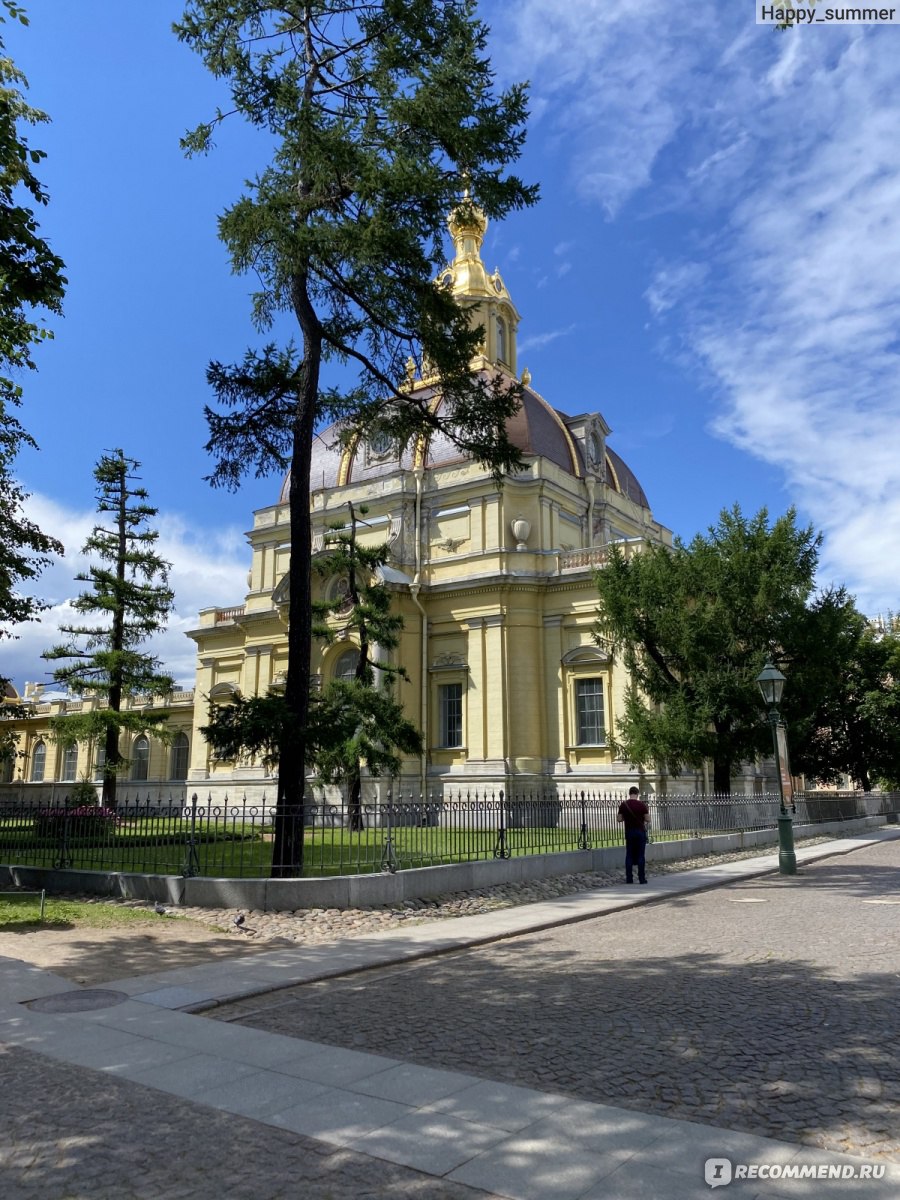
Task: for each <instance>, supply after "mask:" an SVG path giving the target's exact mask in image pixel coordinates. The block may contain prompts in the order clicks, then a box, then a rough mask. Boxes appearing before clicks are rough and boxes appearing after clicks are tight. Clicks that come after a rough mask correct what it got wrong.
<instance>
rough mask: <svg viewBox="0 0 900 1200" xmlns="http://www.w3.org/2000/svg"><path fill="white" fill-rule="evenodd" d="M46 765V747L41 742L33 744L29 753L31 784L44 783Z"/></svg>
mask: <svg viewBox="0 0 900 1200" xmlns="http://www.w3.org/2000/svg"><path fill="white" fill-rule="evenodd" d="M46 763H47V747H46V746H45V745H44V743H43V742H35V744H34V748H33V749H32V751H31V782H32V783H43V782H44V767H45V766H46Z"/></svg>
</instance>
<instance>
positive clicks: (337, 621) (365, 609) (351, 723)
mask: <svg viewBox="0 0 900 1200" xmlns="http://www.w3.org/2000/svg"><path fill="white" fill-rule="evenodd" d="M365 511H366V510H365V509H364V508H363V509H361V510H360V512H361V515H362V516H363V517H364V516H365ZM357 533H358V517H357V514H356V512H355V510H354V508H353V505H352V504H351V505H350V522H349V525H347V526H346V527H344V526H342V525H339V526H335V527H334V528H332V529H331V531H330V532H329V533H327V534H326V535H325V553H324V554H323V555H322V556H321V557H320V558H317V559H316V562H315V567H316V571H317V573H318V574H319V575H320V576H322V577H323V578H326V579H329V580H339V581H341V583H342V584H344V585H345V586H344V587H341V588H340V589H339V590H338V594H337V595H335V596H334V598H333V599H331V600H326V601H321V602H319V603H318V604H316V605H314V612H315V614H316V616H317V617H318V622H317V624H316V627H315V632H316V634H317V635H318V636H319V637H322V638H324V639H325V640H326V641H327V642H329V643H331V644H333V643H334V642H335V641H336V640H337V639H338V638H341V639H343V638H347V637H352V638H353V644H354V645H358V646H359V657H358V659H357V661H356V669H355V672H354V676H353V678H352V679H331V680H329V682H328V683H327V684H326V685H325V687H324V688H323V689H322V691H321V692H319V693H318V694H317V695H316V696H314V697H313V700H314V704H313V710H312V716H313V722H312V723H313V728H314V737H313V744H314V753H313V762H314V768H315V771H316V773H317V775H318V776H319V777H320V778H321V779H322V780H324V781H325V782H327V783H345V784H346V786H347V804H348V814H349V821H350V827H351V828H360V827H361V786H362V771H361V767H363V766H364V767H365V768H366V769H367V770H368V771H369V772H370V773H371V774H372V775H396V774H397V772H398V771H399V770H400V764H401V758H400V754H401V753H402V754H418V753H420V752H421V749H422V737H421V734H420V733H419V731H418V729H417V728H416V727H415V725H413V723H412V722H411V721H409V720H408V719H407V718H406V716H405V715H404V713H403V706H402V704H400V702H399V701H398V700H397V699H396V696H395V694H394V692H395V685H396V683H397V681H398V680H405V679H406V678H407V675H406V671H405V670H404V668H403V667H402V666H398V665H396V664H393V663H392V662H391V661H390V658H389V657H388V656H389V654H390V652H391V651H392V650H396V648H397V646H398V645H399V644H400V631H401V629H402V628H403V619H402V617H400V616H399V615H398V614H396V613H392V612H391V594H390V591H389V590H388V588H387V586H386V585H385V583H384V582H383V580H381V579H380V578H379V571H380V569H381V568H382V567H383V566H384V565H385V563H386V562H387V557H388V547H387V546H386V545H382V546H378V547H375V548H372V547H366V546H362V545H360V543H359V539H358V536H357ZM376 652H377V653H378V661H377V662H375V661H374V655H375V653H376Z"/></svg>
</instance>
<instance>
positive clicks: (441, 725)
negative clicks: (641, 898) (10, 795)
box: [17, 210, 671, 800]
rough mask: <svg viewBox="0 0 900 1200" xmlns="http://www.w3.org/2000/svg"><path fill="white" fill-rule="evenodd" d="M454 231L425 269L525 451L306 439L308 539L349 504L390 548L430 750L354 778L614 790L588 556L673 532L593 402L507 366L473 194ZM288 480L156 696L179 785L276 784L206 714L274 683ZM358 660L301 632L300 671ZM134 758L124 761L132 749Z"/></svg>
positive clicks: (231, 787)
mask: <svg viewBox="0 0 900 1200" xmlns="http://www.w3.org/2000/svg"><path fill="white" fill-rule="evenodd" d="M450 229H451V234H452V237H453V241H454V249H455V254H454V259H453V261H452V262H451V263H450V264H449V265H448V266H447V268H446V270H445V271H444V272H443V273H442V275H441V276H440V279H439V283H440V284H441V285H443V286H446V287H448V288H450V289H452V292H453V294H454V295H455V296H456V297H457V298H458V300H459V302H460V304H462V305H464V306H467V307H468V308H469V310H470V312H471V314H472V321H473V322H474V323H475V324H477V325H480V326H481V327H482V328H483V331H484V333H483V342H482V347H481V353H480V355H479V356H478V358H477V359H476V360H475V362H474V363H473V370H478V371H485V372H490V373H496V372H500V373H502V374H504V375H506V376H508V377H509V378H510V379H517V380H520V381H521V383H522V384H523V401H522V404H521V407H520V409H519V411H518V413H517V414H516V416H515V417H513V418H512V419H511V420H510V422H509V425H508V432H509V435H510V438H511V440H512V441H513V443H514V444H515V445H516V447H517V448H518V449H519V451H520V452H521V455H522V459H523V464H524V465H523V467H522V469H521V470H520V471H518V472H517V473H515V474H511V475H509V476H507V477H506V478H505V479H504V482H503V485H502V487H500V486H498V485H497V484H496V482H495V481H494V480H493V478H492V477H491V475H490V473H489V472H488V471H486V470H485V469H484V468H483V467H481V466H479V465H478V464H477V463H475V462H473V461H471V460H469V459H467V458H466V457H464V456H463V455H462V454H461V453H460V451H459V450H458V449H457V448H456V447H455V446H454V445H453V444H452V443H451V442H450V441H449V440H447V439H445V438H442V437H441V436H438V435H435V436H433V437H431V439H430V440H427V441H426V440H418V441H415V442H413V443H412V444H409V445H406V446H399V445H397V444H395V443H393V442H392V441H391V440H390V439H389V438H387V437H384V436H383V435H381V434H378V435H375V436H373V437H372V438H371V439H370V440H364V439H357V440H355V441H351V442H350V443H349V444H345V441H344V440H342V438H341V436H340V433H341V431H340V429H339V428H337V427H332V428H330V429H326V430H323V431H322V432H320V433H319V434H318V436H317V438H316V444H315V447H314V450H313V458H312V472H311V480H312V488H313V492H312V497H311V511H310V519H311V522H312V534H313V552H314V554H315V553H318V552H321V551H322V549H323V547H324V539H325V536H326V531H327V530H328V529H329V527H331V526H333V525H334V523H335V522H339V521H342V520H346V519H347V518H348V516H349V511H350V505H351V504H352V505H353V506H354V508H355V510H357V511H358V510H359V509H360V508H361V507H365V509H366V510H367V511H366V515H365V518H364V522H363V523H362V524H361V526H360V532H359V537H360V541H362V542H364V543H368V544H371V545H375V544H382V543H387V544H388V545H389V547H390V558H389V562H388V564H387V565H386V566H385V567H384V568H383V581H384V582H385V583H386V584H387V586H388V587H389V589H390V591H391V593H392V595H393V598H394V604H395V606H396V610H397V611H398V612H399V613H400V614H401V615H402V617H403V621H404V628H403V633H402V640H401V644H400V646H399V648H398V649H397V650H396V651H394V652H393V655H394V659H395V661H396V662H397V663H399V664H402V666H403V667H404V668H405V670H406V672H407V675H408V680H406V681H398V682H397V683H396V684H395V685H394V686H395V687H396V688H397V689H398V695H399V697H400V699H401V700H402V702H403V705H404V708H405V710H406V714H407V716H408V717H409V718H410V719H411V720H412V721H413V722H414V723H415V724H416V725H417V726H418V727H419V728H420V729H421V731H422V733H423V738H424V746H425V749H424V753H423V754H422V756H421V757H419V758H415V759H412V758H409V759H407V760H405V761H404V763H403V768H402V771H401V775H400V778H399V779H397V780H393V781H388V780H367V781H366V784H365V788H366V792H365V795H366V797H367V798H369V799H374V798H378V797H384V796H386V794H387V791H388V789H389V788H391V789H393V792H394V794H396V793H397V792H398V791H399V792H401V793H403V794H408V793H421V792H429V793H435V792H443V793H446V792H447V791H448V790H449V791H451V792H455V791H456V790H457V789H461V790H464V791H465V790H478V791H482V790H494V789H497V788H500V787H503V788H505V789H507V790H513V791H517V792H518V791H521V790H538V789H539V790H541V791H546V790H548V789H559V788H563V787H569V786H578V784H579V783H583V784H585V785H589V786H592V787H610V788H614V787H619V786H621V785H623V784H625V783H630V782H633V781H634V780H635V779H637V778H638V773H637V772H636V771H635V770H634V769H633V768H631V767H629V766H628V764H626V763H624V762H622V761H619V760H617V759H616V757H615V754H614V753H613V751H612V749H611V746H610V736H609V735H610V731H611V730H612V729H613V728H614V724H615V721H616V718H617V715H618V713H619V712H620V711H621V707H622V704H623V697H624V692H625V688H626V684H627V680H626V678H625V676H624V673H623V670H622V668H621V666H620V665H619V664H618V663H617V662H615V661H614V660H613V659H612V657H611V656H610V655H609V653H607V651H606V650H604V648H603V647H602V645H599V644H598V642H597V640H596V638H595V632H594V626H595V623H596V619H597V592H596V587H595V583H594V573H595V572H596V570H597V569H598V568H602V566H603V563H604V561H605V556H606V554H607V553H608V549H609V547H610V545H611V544H613V543H618V544H620V545H623V546H624V547H625V548H626V552H631V551H632V550H637V549H639V547H640V545H641V544H642V543H644V542H646V541H650V542H654V543H660V544H663V545H668V544H670V543H671V534H670V532H669V531H668V530H667V529H666V528H665V527H664V526H663V525H661V524H660V523H659V522H658V521H657V520H656V519H655V518H654V516H653V514H652V512H651V509H650V506H649V503H648V500H647V497H646V494H645V492H644V490H643V488H642V487H641V485H640V483H639V482H638V480H637V479H636V478H635V476H634V474H633V473H632V472H631V470H630V469H629V468H628V466H627V465H626V464H625V463H624V462H623V461H622V459H621V458H620V457H619V456H618V455H617V454H616V452H615V450H614V449H613V448H612V447H611V445H610V444H609V437H610V429H609V427H608V425H607V424H606V422H605V420H604V418H603V416H602V414H601V413H599V412H596V411H588V412H584V413H581V414H579V415H577V416H571V415H567V414H565V413H562V412H560V411H558V410H557V409H555V408H554V407H553V405H552V403H550V402H549V401H548V400H547V399H545V398H544V397H543V396H542V395H541V394H540V393H539V392H538V391H537V389H536V387H535V386H534V384H533V383H532V379H531V375H530V373H529V372H528V370H527V369H525V368H522V367H520V365H519V362H518V353H517V339H518V330H519V320H520V318H519V313H518V311H517V309H516V307H515V305H514V303H513V300H512V297H511V296H510V294H509V291H508V290H507V287H506V285H505V283H504V281H503V279H502V277H501V275H500V273H499V271H496V270H495V271H494V272H493V273H489V272H488V271H487V269H486V267H485V265H484V262H483V261H482V258H481V246H482V242H483V239H484V234H485V229H486V220H485V219H484V218H483V217H482V216H481V215H480V214H479V213H478V212H477V210H475V211H472V210H469V215H468V217H466V218H464V217H463V216H462V215H461V214H460V213H457V214H455V215H454V217H452V218H451V221H450ZM404 386H405V387H406V388H408V389H409V390H410V391H411V392H415V391H416V390H418V389H423V390H426V389H427V394H428V396H429V402H430V403H433V404H436V405H439V404H440V403H441V401H440V393H439V381H438V380H436V379H433V378H428V377H425V378H423V377H421V376H420V375H418V374H417V373H416V371H415V368H414V364H412V363H410V367H409V370H408V376H407V379H406V382H405V384H404ZM288 482H289V481H287V480H286V481H285V483H284V486H283V487H282V489H281V493H280V495H279V496H278V499H277V501H276V502H275V503H274V504H272V505H271V506H269V507H266V508H263V509H260V510H259V511H258V512H256V513H255V514H254V519H253V527H252V529H251V530H250V531H249V534H248V541H249V544H250V552H251V562H250V570H249V573H248V590H247V592H246V594H245V596H244V597H243V599H242V600H241V599H240V598H237V597H236V602H235V604H234V605H233V606H231V607H227V608H209V609H205V610H203V611H201V613H200V616H199V622H198V624H197V626H196V628H195V629H193V630H192V631H191V632H190V633H189V635H188V636H190V637H191V638H192V639H193V640H194V641H195V643H196V646H197V674H196V683H195V687H194V690H193V693H180V694H179V695H178V696H177V697H174V698H170V700H169V701H168V704H169V706H170V709H171V713H172V717H173V721H175V722H176V723H177V736H178V738H179V740H178V746H179V755H180V757H178V758H177V768H178V771H179V772H180V771H182V770H184V771H185V774H186V779H185V785H186V787H187V790H188V791H189V792H190V791H191V790H196V791H198V792H199V793H200V794H201V796H202V797H203V798H204V799H206V797H207V796H211V797H212V798H213V799H214V800H216V799H221V798H224V796H225V795H226V794H227V795H229V796H230V797H234V796H241V795H243V796H246V797H247V798H248V799H251V800H252V799H259V798H261V797H262V795H263V794H266V795H268V796H269V797H272V795H273V793H274V788H273V781H272V779H271V777H270V776H268V775H267V772H266V768H265V767H264V766H263V765H262V764H259V763H256V762H254V761H253V760H252V759H248V760H246V761H242V762H228V761H222V760H219V759H217V758H216V757H215V756H214V755H213V754H212V753H211V751H210V749H209V747H208V746H207V745H206V743H205V741H204V739H203V736H202V734H201V733H200V728H201V726H202V725H204V724H205V723H206V721H207V719H208V712H209V705H210V704H223V703H228V702H229V700H230V699H231V698H233V697H234V696H235V695H238V694H240V695H243V696H252V695H259V694H265V693H266V692H267V691H268V690H270V689H277V688H278V687H279V686H281V685H283V681H284V678H285V672H286V669H287V639H286V621H287V599H288V597H287V590H286V589H287V571H288V561H289V557H290V538H289V517H288V505H287V498H288ZM341 584H342V581H341V580H340V579H324V580H321V581H320V582H318V583H316V584H315V585H314V586H315V587H317V588H319V589H320V590H319V595H320V596H325V597H327V598H329V599H331V598H334V597H335V596H337V595H338V594H339V589H340V588H341ZM355 662H356V651H355V648H354V646H353V643H352V641H350V640H348V639H344V640H340V639H338V640H337V642H336V643H335V644H333V645H330V646H327V647H326V646H320V647H317V648H314V651H313V661H312V663H311V675H312V680H311V683H312V686H315V685H316V683H317V682H318V681H321V680H328V679H330V678H333V677H335V676H340V675H342V674H343V675H349V674H352V671H353V668H354V666H355ZM25 699H26V700H27V701H29V702H32V701H33V700H34V697H26V698H25ZM69 703H70V704H71V703H72V702H71V701H70V702H69ZM85 703H88V702H87V701H85ZM42 707H43V706H42V705H41V704H40V703H38V704H37V705H36V706H35V711H34V713H33V715H32V716H31V717H30V718H29V719H28V721H27V722H25V723H24V725H23V737H24V742H23V744H21V745H20V750H21V752H22V754H23V755H24V756H25V757H24V758H21V759H20V760H18V761H19V763H20V765H19V767H17V771H18V774H19V776H21V777H22V778H24V779H25V780H28V779H31V778H32V777H33V775H34V773H35V771H36V768H35V766H34V764H35V761H36V758H35V756H36V755H37V754H38V753H39V752H38V750H37V746H38V744H39V743H40V742H41V741H42V740H45V739H44V725H45V722H43V721H42V720H41V718H42V717H43V716H44V714H43V713H42V712H41V711H39V710H41V708H42ZM25 725H27V726H28V728H27V730H25V728H24V726H25ZM185 739H186V742H187V747H186V749H185ZM145 740H146V741H148V742H149V743H150V744H149V749H148V751H147V754H148V755H149V757H148V758H147V776H146V780H148V781H149V780H152V779H154V778H156V779H164V778H168V779H169V780H173V776H172V771H173V769H174V766H173V764H175V763H176V759H175V757H174V750H173V747H174V743H172V745H171V746H170V747H162V746H154V743H153V739H152V738H149V739H148V738H146V737H145ZM139 749H140V756H141V760H140V761H141V764H142V765H141V766H140V767H139V768H137V769H138V770H140V771H143V769H144V767H143V756H144V754H145V752H144V748H143V746H140V747H139ZM66 753H68V757H66ZM48 754H49V755H50V758H52V761H53V767H52V769H53V770H54V771H55V772H56V775H57V777H58V778H62V777H61V776H60V772H61V771H64V772H67V773H68V774H71V772H72V770H73V769H74V770H75V771H76V772H78V773H79V774H80V773H82V771H86V772H87V773H89V774H90V773H91V772H95V771H96V763H95V762H93V761H91V756H92V754H93V751H92V750H91V749H90V748H87V747H81V748H79V749H78V751H77V757H76V758H75V759H74V760H73V757H72V755H73V751H72V750H71V748H70V749H69V750H68V751H67V752H66V751H65V750H64V749H63V750H61V749H59V748H57V749H54V750H53V751H52V752H51V751H49V750H47V749H46V748H45V750H44V764H45V766H44V772H45V774H46V772H47V771H48V769H49V768H48V766H47V764H48V762H49V761H50V758H48ZM61 755H62V757H60V756H61ZM185 755H186V765H185ZM129 757H130V758H131V759H132V769H133V770H134V769H135V764H136V763H137V762H138V761H139V757H138V754H137V751H136V750H135V748H132V750H131V752H130V753H129ZM73 761H74V767H73ZM136 782H143V780H137V781H136ZM173 782H176V783H177V782H180V781H179V780H177V779H174V780H173ZM640 782H641V784H642V787H653V786H655V785H656V783H657V782H658V781H657V780H656V778H655V776H654V775H653V774H647V775H642V776H640Z"/></svg>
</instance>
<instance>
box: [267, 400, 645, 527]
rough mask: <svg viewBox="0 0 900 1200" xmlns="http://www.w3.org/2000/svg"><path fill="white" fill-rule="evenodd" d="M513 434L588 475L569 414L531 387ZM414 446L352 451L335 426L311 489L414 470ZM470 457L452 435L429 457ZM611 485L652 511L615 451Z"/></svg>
mask: <svg viewBox="0 0 900 1200" xmlns="http://www.w3.org/2000/svg"><path fill="white" fill-rule="evenodd" d="M507 432H508V434H509V439H510V441H511V442H512V444H513V445H514V446H515V447H516V448H517V449H518V450H519V451H521V453H522V454H523V455H524V456H525V457H528V458H531V457H541V458H546V459H548V460H549V461H550V462H552V463H555V464H556V466H558V467H559V468H561V470H563V471H566V472H568V474H570V475H574V476H576V478H583V476H584V473H585V472H584V461H583V458H582V454H581V449H580V447H579V446H578V443H577V441H576V440H575V438H573V437H572V435H571V434H570V433H569V430H568V429H567V428H566V425H565V421H564V417H563V414H561V413H559V412H557V411H556V410H555V409H554V408H551V406H550V405H549V404H548V403H547V402H546V400H544V399H543V398H542V397H541V396H539V395H538V394H537V392H535V391H533V390H532V389H531V388H528V387H526V388H525V389H524V392H523V395H522V403H521V405H520V406H519V409H518V411H517V412H516V414H515V415H514V416H512V417H510V419H509V421H508V423H507ZM413 456H414V445H412V444H410V445H408V446H405V447H404V448H403V451H402V453H399V454H398V453H397V450H396V448H395V449H393V450H390V449H387V448H385V452H384V453H378V452H377V449H373V448H372V447H371V446H370V445H368V444H367V443H366V442H365V441H363V440H362V439H360V440H358V441H357V442H356V443H355V444H354V445H352V446H351V447H350V448H349V449H348V448H346V447H345V446H344V445H343V444H342V442H341V426H340V425H331V426H329V427H328V428H327V429H324V430H322V432H321V433H318V434H317V435H316V437H315V439H314V442H313V449H312V461H311V465H310V488H311V489H312V490H313V491H314V492H315V491H319V490H320V489H329V488H334V487H339V486H341V485H343V484H347V483H360V482H363V481H364V480H367V479H376V478H378V477H380V476H383V475H389V474H391V473H392V472H394V471H396V470H398V469H402V470H407V471H409V470H412V468H413V466H414V462H413ZM466 458H467V456H466V455H465V454H463V452H462V451H461V450H460V449H459V447H458V446H455V445H454V444H453V442H452V441H451V440H450V438H448V437H447V436H446V435H444V434H441V433H437V432H436V433H434V434H432V436H431V438H430V439H429V442H428V450H427V453H426V456H425V466H426V468H433V467H443V466H448V465H450V464H451V463H457V462H465V461H466ZM289 481H290V476H289V475H288V476H286V477H285V480H284V484H283V485H282V488H281V495H280V496H279V503H280V504H286V503H287V500H288V488H289ZM607 482H608V484H609V486H610V487H612V488H614V489H615V490H616V491H619V492H622V493H623V494H624V495H626V496H628V497H629V498H630V499H632V500H634V501H635V502H636V503H637V504H640V505H642V506H643V507H644V508H649V505H648V503H647V497H646V495H645V494H644V489H643V488H642V487H641V485H640V484H639V483H638V481H637V479H636V478H635V476H634V474H633V472H632V471H631V470H630V469H629V468H628V466H626V464H625V463H624V462H623V461H622V459H621V458H620V457H619V456H618V454H616V453H615V452H614V451H613V450H609V449H607Z"/></svg>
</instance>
